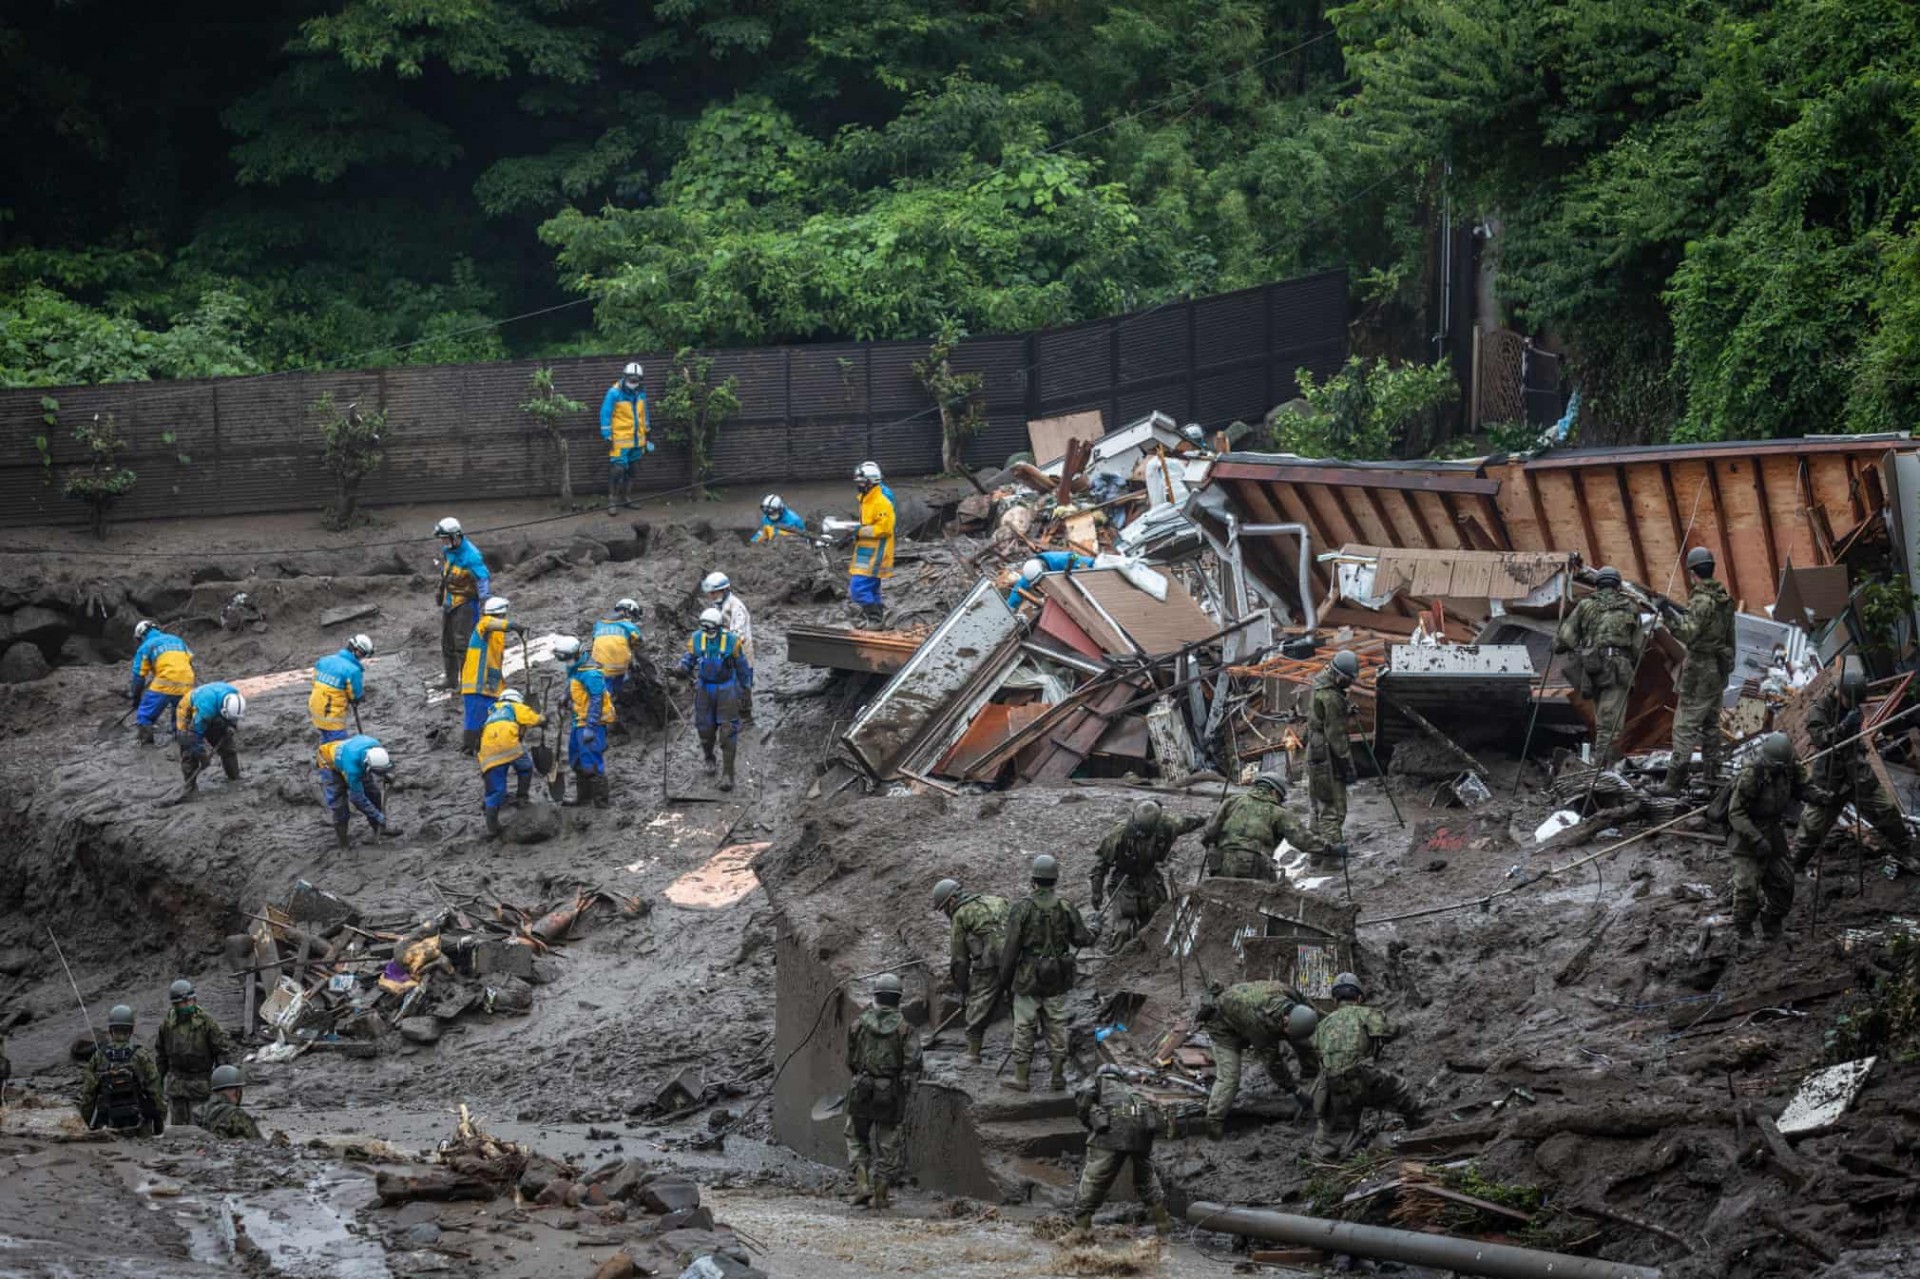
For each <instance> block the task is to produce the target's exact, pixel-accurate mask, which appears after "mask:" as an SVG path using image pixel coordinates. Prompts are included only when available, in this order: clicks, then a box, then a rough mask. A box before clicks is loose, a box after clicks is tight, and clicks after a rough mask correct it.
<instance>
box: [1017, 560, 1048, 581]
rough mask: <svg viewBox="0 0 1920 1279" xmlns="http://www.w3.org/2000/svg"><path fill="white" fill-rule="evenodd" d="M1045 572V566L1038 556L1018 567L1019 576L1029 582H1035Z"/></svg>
mask: <svg viewBox="0 0 1920 1279" xmlns="http://www.w3.org/2000/svg"><path fill="white" fill-rule="evenodd" d="M1046 571H1047V565H1046V562H1045V561H1044V560H1042V559H1041V558H1040V557H1039V556H1038V555H1036V556H1034V557H1033V558H1032V559H1030V560H1028V561H1027V562H1026V563H1025V564H1022V565H1021V566H1020V576H1022V577H1024V578H1026V579H1027V580H1028V581H1029V582H1037V581H1039V580H1040V578H1041V576H1042V575H1044V574H1045V573H1046Z"/></svg>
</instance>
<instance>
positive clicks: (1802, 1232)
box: [1760, 1208, 1840, 1265]
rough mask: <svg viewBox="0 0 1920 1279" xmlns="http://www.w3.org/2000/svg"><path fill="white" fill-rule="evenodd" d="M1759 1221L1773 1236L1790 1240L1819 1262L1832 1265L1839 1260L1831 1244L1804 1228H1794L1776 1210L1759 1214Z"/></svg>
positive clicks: (1838, 1253) (1770, 1209) (1836, 1251)
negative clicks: (1818, 1259)
mask: <svg viewBox="0 0 1920 1279" xmlns="http://www.w3.org/2000/svg"><path fill="white" fill-rule="evenodd" d="M1760 1220H1762V1221H1764V1222H1765V1223H1766V1224H1767V1227H1768V1228H1769V1229H1771V1230H1772V1231H1773V1232H1774V1233H1775V1234H1777V1235H1779V1236H1780V1237H1781V1238H1783V1239H1791V1240H1792V1241H1793V1242H1794V1243H1797V1244H1799V1245H1800V1246H1801V1247H1802V1248H1805V1249H1806V1250H1807V1251H1808V1252H1810V1253H1812V1254H1813V1255H1814V1256H1816V1257H1818V1258H1820V1260H1822V1261H1824V1262H1826V1263H1827V1264H1828V1265H1832V1264H1833V1263H1834V1262H1836V1261H1838V1260H1840V1252H1839V1250H1838V1249H1837V1248H1835V1247H1834V1246H1833V1245H1832V1244H1830V1243H1828V1242H1827V1241H1826V1240H1825V1239H1822V1238H1821V1237H1820V1236H1819V1235H1816V1234H1814V1233H1813V1231H1811V1230H1808V1229H1807V1228H1806V1227H1805V1226H1796V1225H1794V1224H1793V1223H1792V1222H1791V1221H1788V1220H1787V1219H1786V1217H1785V1216H1784V1215H1783V1214H1782V1213H1781V1212H1780V1211H1779V1210H1778V1209H1776V1208H1769V1209H1767V1210H1766V1211H1765V1212H1763V1213H1761V1214H1760Z"/></svg>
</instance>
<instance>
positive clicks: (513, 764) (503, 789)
mask: <svg viewBox="0 0 1920 1279" xmlns="http://www.w3.org/2000/svg"><path fill="white" fill-rule="evenodd" d="M509 769H511V770H512V771H513V772H515V773H518V774H519V775H520V776H522V777H530V776H532V774H533V761H532V760H530V759H528V758H527V757H526V756H525V755H522V756H521V757H520V758H519V759H515V760H509V761H507V762H506V763H504V764H495V765H494V766H493V767H492V768H489V769H488V770H486V771H485V772H484V773H481V774H480V780H481V782H482V783H483V784H484V785H485V786H486V788H487V795H486V800H485V806H486V810H487V811H488V812H489V813H497V812H499V811H500V809H501V807H502V806H503V805H504V804H505V803H506V802H507V772H508V770H509Z"/></svg>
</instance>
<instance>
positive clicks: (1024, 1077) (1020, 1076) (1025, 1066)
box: [1001, 1061, 1033, 1092]
mask: <svg viewBox="0 0 1920 1279" xmlns="http://www.w3.org/2000/svg"><path fill="white" fill-rule="evenodd" d="M1032 1072H1033V1063H1032V1062H1030V1061H1016V1062H1014V1063H1013V1078H1012V1079H1009V1080H1007V1081H1006V1083H1004V1084H1002V1085H1001V1087H1003V1088H1011V1089H1013V1091H1015V1092H1030V1091H1032V1089H1033V1084H1032V1083H1030V1082H1029V1076H1030V1075H1031V1074H1032Z"/></svg>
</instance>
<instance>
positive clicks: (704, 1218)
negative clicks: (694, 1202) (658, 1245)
mask: <svg viewBox="0 0 1920 1279" xmlns="http://www.w3.org/2000/svg"><path fill="white" fill-rule="evenodd" d="M712 1229H713V1211H712V1209H710V1208H708V1207H707V1206H706V1205H705V1204H702V1205H701V1206H700V1207H698V1208H682V1209H681V1210H680V1211H679V1212H670V1213H668V1214H667V1215H666V1216H664V1217H662V1218H660V1233H661V1234H663V1235H664V1234H666V1233H668V1232H669V1231H673V1230H712Z"/></svg>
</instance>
